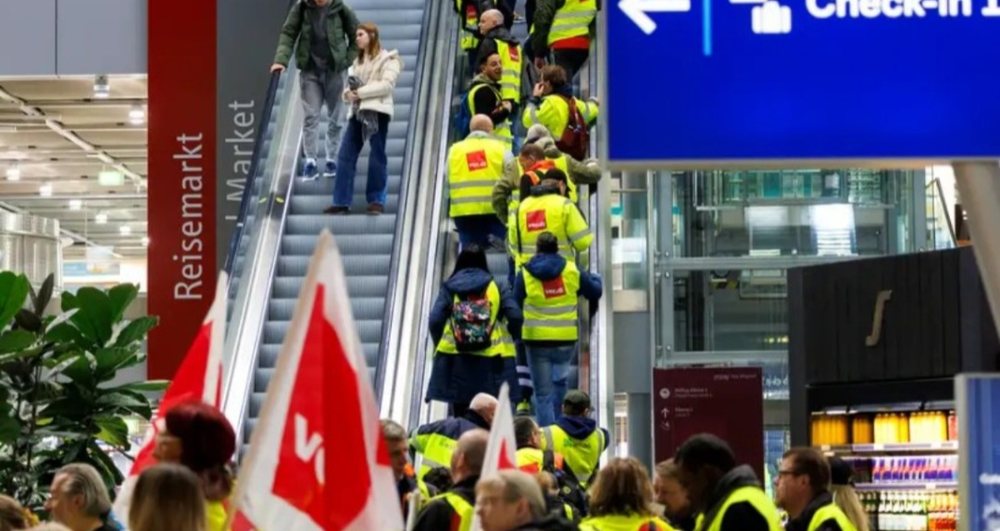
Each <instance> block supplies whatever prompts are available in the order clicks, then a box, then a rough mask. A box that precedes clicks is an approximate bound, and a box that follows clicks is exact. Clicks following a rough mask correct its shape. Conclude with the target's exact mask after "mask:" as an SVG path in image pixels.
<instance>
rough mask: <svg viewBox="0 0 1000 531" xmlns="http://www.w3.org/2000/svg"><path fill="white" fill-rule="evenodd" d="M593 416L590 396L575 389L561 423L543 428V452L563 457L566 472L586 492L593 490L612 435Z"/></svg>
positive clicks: (564, 400) (565, 401) (567, 399)
mask: <svg viewBox="0 0 1000 531" xmlns="http://www.w3.org/2000/svg"><path fill="white" fill-rule="evenodd" d="M590 413H591V404H590V396H588V395H587V393H584V392H583V391H580V390H579V389H574V390H572V391H570V392H568V393H566V398H564V399H563V402H562V416H561V417H559V420H557V421H556V423H555V424H553V425H551V426H545V427H544V428H542V450H547V449H552V450H553V451H555V452H557V453H560V454H562V456H563V468H564V469H565V470H567V471H569V472H572V474H573V475H574V476H575V477H576V479H577V481H579V482H580V485H581V486H582V487H583V488H584V489H586V488H587V487H589V486H590V483H591V480H592V479H593V478H594V477H595V475H596V474H595V473H596V472H597V467H598V466H599V465H600V463H601V454H602V453H604V451H605V450H607V448H608V432H607V431H606V430H605V429H604V428H599V427H597V421H596V420H594V419H592V418H590Z"/></svg>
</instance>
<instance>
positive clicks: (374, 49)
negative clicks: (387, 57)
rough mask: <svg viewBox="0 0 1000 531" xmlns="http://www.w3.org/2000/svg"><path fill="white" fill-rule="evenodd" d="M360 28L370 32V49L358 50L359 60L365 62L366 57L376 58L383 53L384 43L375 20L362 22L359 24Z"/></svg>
mask: <svg viewBox="0 0 1000 531" xmlns="http://www.w3.org/2000/svg"><path fill="white" fill-rule="evenodd" d="M358 29H359V30H362V31H364V32H365V33H367V34H368V49H367V50H358V62H359V63H364V62H365V59H366V58H367V59H374V58H375V57H376V56H378V54H380V53H382V43H381V42H380V41H379V38H378V26H376V25H375V23H374V22H362V23H361V24H358Z"/></svg>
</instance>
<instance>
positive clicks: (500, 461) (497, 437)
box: [482, 383, 517, 476]
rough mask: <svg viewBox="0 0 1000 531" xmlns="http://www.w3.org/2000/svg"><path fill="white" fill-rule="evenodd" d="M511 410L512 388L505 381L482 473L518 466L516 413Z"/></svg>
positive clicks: (494, 417)
mask: <svg viewBox="0 0 1000 531" xmlns="http://www.w3.org/2000/svg"><path fill="white" fill-rule="evenodd" d="M511 411H512V408H511V406H510V390H509V389H507V384H506V383H505V384H503V386H501V387H500V396H499V398H498V399H497V412H496V415H494V416H493V425H492V427H491V428H490V439H489V443H488V444H487V445H486V460H485V461H483V474H482V475H484V476H485V475H487V474H491V473H493V472H496V471H497V470H506V469H509V468H517V458H516V452H517V439H516V438H515V437H514V415H513V413H511Z"/></svg>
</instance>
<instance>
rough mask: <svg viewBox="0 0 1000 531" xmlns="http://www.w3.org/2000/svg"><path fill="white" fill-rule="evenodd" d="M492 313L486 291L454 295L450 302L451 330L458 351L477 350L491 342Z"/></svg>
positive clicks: (488, 345)
mask: <svg viewBox="0 0 1000 531" xmlns="http://www.w3.org/2000/svg"><path fill="white" fill-rule="evenodd" d="M487 289H489V287H488V286H487ZM492 314H493V303H492V302H490V298H489V297H488V296H487V295H486V291H483V293H479V294H476V293H467V294H465V295H462V296H459V295H455V298H454V301H453V302H452V304H451V332H452V335H453V336H454V338H455V347H456V348H457V349H458V351H459V352H463V353H465V352H479V351H481V350H486V349H488V348H489V347H490V345H492V344H493V341H492V336H493V325H494V323H493V322H491V320H490V316H491V315H492Z"/></svg>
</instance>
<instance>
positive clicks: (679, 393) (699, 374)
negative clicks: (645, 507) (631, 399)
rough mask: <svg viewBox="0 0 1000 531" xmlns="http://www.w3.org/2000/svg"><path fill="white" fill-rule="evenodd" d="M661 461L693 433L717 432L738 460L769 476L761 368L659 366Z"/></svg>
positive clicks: (656, 440)
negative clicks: (766, 458) (767, 473)
mask: <svg viewBox="0 0 1000 531" xmlns="http://www.w3.org/2000/svg"><path fill="white" fill-rule="evenodd" d="M653 393H654V396H653V406H654V408H655V409H654V411H653V423H654V429H653V434H654V435H653V436H654V443H655V448H656V451H655V454H656V462H657V463H659V462H660V461H663V460H664V459H669V458H671V457H673V456H674V454H675V453H676V452H677V448H678V447H680V445H681V444H683V443H684V441H686V440H687V439H688V438H689V437H691V436H692V435H695V434H698V433H711V434H713V435H715V436H717V437H720V438H722V439H723V440H725V441H727V442H728V443H729V446H730V447H731V448H732V449H733V452H734V453H735V454H736V461H737V462H739V463H741V464H748V465H750V466H752V467H753V468H754V470H755V471H756V472H757V477H758V478H763V477H764V390H763V387H762V371H761V369H760V367H719V368H714V367H705V368H702V367H698V368H677V369H655V370H654V371H653Z"/></svg>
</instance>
